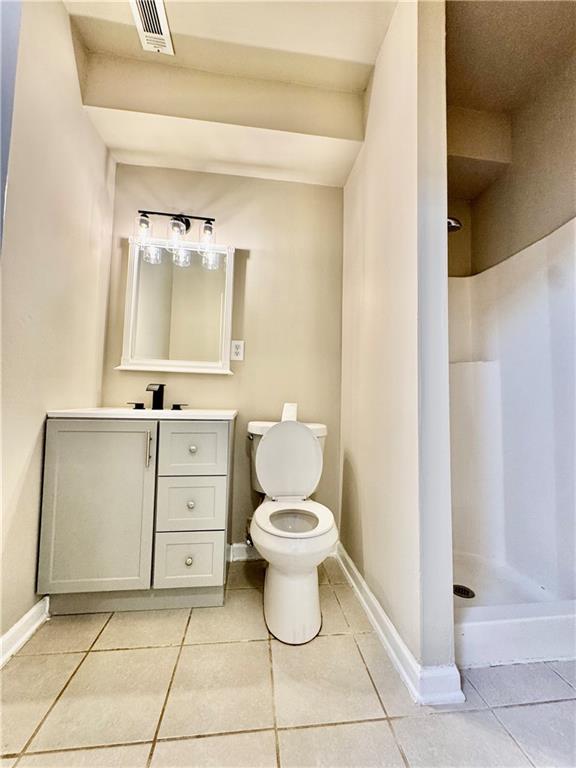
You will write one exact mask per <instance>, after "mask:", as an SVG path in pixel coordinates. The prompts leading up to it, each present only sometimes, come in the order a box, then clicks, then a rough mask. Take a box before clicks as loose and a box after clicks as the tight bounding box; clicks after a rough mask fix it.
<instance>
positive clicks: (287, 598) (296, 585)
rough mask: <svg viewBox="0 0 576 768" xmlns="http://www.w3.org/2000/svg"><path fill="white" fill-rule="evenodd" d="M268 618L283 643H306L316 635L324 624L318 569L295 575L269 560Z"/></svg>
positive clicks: (266, 606) (270, 628)
mask: <svg viewBox="0 0 576 768" xmlns="http://www.w3.org/2000/svg"><path fill="white" fill-rule="evenodd" d="M264 618H265V619H266V624H267V626H268V629H269V630H270V632H271V634H273V635H274V637H275V638H277V639H278V640H280V641H281V642H283V643H288V644H289V645H302V644H303V643H307V642H309V641H310V640H312V639H313V638H315V637H316V635H317V634H318V633H319V632H320V628H321V626H322V615H321V613H320V594H319V591H318V572H317V568H316V567H314V568H312V569H311V570H310V571H308V572H306V573H297V574H295V573H286V572H283V571H280V570H278V568H275V567H274V566H273V565H272V564H271V563H269V564H268V568H267V569H266V579H265V582H264Z"/></svg>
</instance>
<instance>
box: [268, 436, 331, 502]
mask: <svg viewBox="0 0 576 768" xmlns="http://www.w3.org/2000/svg"><path fill="white" fill-rule="evenodd" d="M256 475H257V476H258V480H259V481H260V485H261V486H262V488H263V489H264V492H265V493H266V495H267V496H269V497H270V498H272V499H280V498H283V497H292V496H293V497H296V498H302V499H307V498H308V496H310V494H311V493H314V491H315V490H316V487H317V485H318V483H319V482H320V476H321V475H322V448H321V447H320V441H319V440H318V438H317V437H315V436H314V434H313V432H312V430H310V429H309V428H308V427H307V426H306V425H305V424H302V423H301V422H299V421H281V422H279V423H278V424H275V425H274V426H273V427H270V429H269V430H268V431H267V432H266V434H265V435H263V437H262V439H261V440H260V444H259V445H258V449H257V451H256Z"/></svg>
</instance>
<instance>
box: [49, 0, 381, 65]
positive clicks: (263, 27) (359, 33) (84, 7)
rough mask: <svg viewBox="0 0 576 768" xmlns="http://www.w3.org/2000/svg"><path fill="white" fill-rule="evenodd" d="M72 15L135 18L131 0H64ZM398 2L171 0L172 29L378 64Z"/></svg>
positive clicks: (178, 32)
mask: <svg viewBox="0 0 576 768" xmlns="http://www.w3.org/2000/svg"><path fill="white" fill-rule="evenodd" d="M64 2H65V5H66V7H67V9H68V12H69V13H70V15H72V16H83V17H88V18H92V19H99V20H102V21H109V22H116V23H119V24H130V25H132V24H133V19H132V13H131V10H130V5H129V3H128V2H127V0H118V2H106V1H105V0H104V1H103V2H94V1H92V2H86V1H85V0H64ZM395 5H396V2H395V0H394V2H389V1H387V0H380V2H333V0H324V1H323V2H314V3H309V2H299V0H294V1H293V2H286V1H285V0H284V1H280V2H275V1H274V0H263V2H217V1H216V2H203V3H196V2H189V1H187V0H180V1H179V0H167V2H166V12H167V16H168V22H169V25H170V29H171V32H172V34H174V35H188V36H192V37H200V38H205V39H208V40H217V41H219V42H226V43H233V44H237V45H244V46H253V47H257V48H267V49H271V50H277V51H285V52H290V53H300V54H308V55H313V56H325V57H327V58H332V59H341V60H344V61H352V62H359V63H364V64H373V63H374V61H375V59H376V56H377V53H378V49H379V47H380V43H381V42H382V40H383V38H384V35H385V34H386V30H387V29H388V24H389V23H390V19H391V17H392V13H393V11H394V7H395Z"/></svg>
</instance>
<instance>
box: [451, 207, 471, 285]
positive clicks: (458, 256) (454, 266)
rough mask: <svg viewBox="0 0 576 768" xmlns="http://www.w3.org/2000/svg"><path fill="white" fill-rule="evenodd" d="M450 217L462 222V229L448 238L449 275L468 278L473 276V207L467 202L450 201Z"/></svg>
mask: <svg viewBox="0 0 576 768" xmlns="http://www.w3.org/2000/svg"><path fill="white" fill-rule="evenodd" d="M448 216H454V217H455V218H457V219H460V221H461V222H462V229H461V230H459V231H458V232H450V235H449V237H448V274H449V275H450V277H466V276H467V275H470V274H472V207H471V205H470V203H469V202H468V201H467V200H459V199H455V200H449V201H448Z"/></svg>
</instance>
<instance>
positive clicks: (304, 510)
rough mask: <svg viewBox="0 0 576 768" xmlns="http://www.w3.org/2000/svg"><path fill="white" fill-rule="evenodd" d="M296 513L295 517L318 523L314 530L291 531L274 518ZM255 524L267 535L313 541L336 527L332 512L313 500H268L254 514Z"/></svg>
mask: <svg viewBox="0 0 576 768" xmlns="http://www.w3.org/2000/svg"><path fill="white" fill-rule="evenodd" d="M291 511H294V512H295V513H296V515H295V517H297V516H298V514H300V516H301V517H302V519H303V520H306V521H307V518H309V517H312V518H315V520H316V521H317V523H316V525H314V527H313V528H309V529H308V530H290V529H289V526H283V527H280V526H281V525H282V523H281V522H280V520H277V521H276V522H275V521H274V516H275V515H278V516H280V515H281V513H283V512H285V513H289V512H291ZM253 522H254V523H255V524H256V525H257V526H258V528H260V529H261V530H263V531H265V532H266V533H269V534H271V535H272V536H279V537H281V538H286V539H312V538H315V537H316V536H322V535H323V534H325V533H327V532H328V531H330V530H331V529H332V528H333V527H334V516H333V515H332V512H331V511H330V510H329V509H328V507H325V506H324V504H320V503H319V502H317V501H312V499H304V500H294V499H292V500H291V499H289V498H285V499H282V500H279V501H271V500H266V501H263V502H262V504H260V506H259V507H258V509H257V510H256V512H254V518H253Z"/></svg>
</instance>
